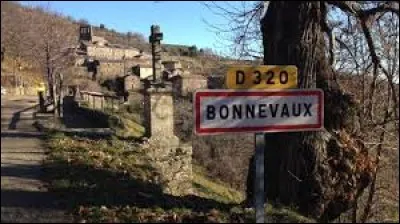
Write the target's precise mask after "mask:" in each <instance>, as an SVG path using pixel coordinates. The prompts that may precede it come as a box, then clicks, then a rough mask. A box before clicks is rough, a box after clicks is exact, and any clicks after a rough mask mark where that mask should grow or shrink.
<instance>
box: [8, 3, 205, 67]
mask: <svg viewBox="0 0 400 224" xmlns="http://www.w3.org/2000/svg"><path fill="white" fill-rule="evenodd" d="M81 23H86V21H84V20H75V19H73V18H71V17H70V16H65V15H62V14H60V13H56V12H49V11H47V10H46V9H43V8H38V7H34V8H30V7H25V6H22V5H20V3H18V2H14V1H2V2H1V36H2V38H1V48H2V50H3V49H4V50H5V53H4V56H5V58H8V59H9V60H15V61H18V62H16V63H15V64H21V63H22V64H31V65H32V66H33V67H37V68H40V69H41V70H42V71H43V72H45V71H44V70H45V69H44V68H43V66H44V65H43V61H44V56H45V55H44V54H45V49H44V48H45V46H44V43H42V41H44V40H43V39H46V38H51V40H52V42H57V44H56V45H54V46H53V47H52V48H53V49H55V50H54V51H56V50H58V49H61V48H62V47H65V46H74V45H76V44H77V43H78V35H79V33H78V29H79V25H80V24H81ZM48 29H51V30H52V31H51V32H52V33H50V34H49V33H47V32H46V31H48ZM132 29H133V30H134V29H135V28H134V27H132ZM149 29H150V27H149ZM93 32H94V35H96V36H100V37H104V38H105V39H106V40H108V41H109V42H110V43H113V44H118V45H122V46H129V47H134V48H139V49H142V50H144V51H145V52H150V51H151V49H150V45H149V43H148V37H145V36H144V35H143V34H141V33H137V32H128V33H119V32H117V31H115V30H113V29H109V28H107V27H106V26H105V25H104V24H102V25H101V26H93ZM47 35H49V36H47ZM53 40H56V41H53ZM58 43H59V44H58ZM162 48H163V52H164V54H165V55H171V56H183V57H187V58H193V56H197V55H200V53H199V52H203V51H202V50H201V49H197V48H196V47H195V46H184V45H173V44H168V43H162ZM55 53H57V52H55ZM203 55H206V54H203ZM189 56H190V57H189ZM16 66H17V65H16ZM32 66H31V67H32ZM24 67H25V66H23V68H22V69H25V68H24ZM12 70H13V68H10V69H9V68H6V72H12Z"/></svg>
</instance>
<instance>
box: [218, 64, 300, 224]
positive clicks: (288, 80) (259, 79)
mask: <svg viewBox="0 0 400 224" xmlns="http://www.w3.org/2000/svg"><path fill="white" fill-rule="evenodd" d="M263 80H264V82H263ZM226 85H227V87H228V88H231V89H232V88H233V89H248V88H251V89H268V88H277V89H279V88H280V89H287V88H296V87H297V67H296V66H291V65H289V66H258V67H252V66H239V67H231V68H230V69H229V70H228V75H227V76H226ZM254 137H255V150H256V151H255V161H256V162H255V163H256V175H255V178H254V186H255V187H254V205H255V210H256V223H264V202H265V198H264V197H265V196H264V150H265V146H266V144H265V138H264V133H262V132H260V133H256V134H255V135H254Z"/></svg>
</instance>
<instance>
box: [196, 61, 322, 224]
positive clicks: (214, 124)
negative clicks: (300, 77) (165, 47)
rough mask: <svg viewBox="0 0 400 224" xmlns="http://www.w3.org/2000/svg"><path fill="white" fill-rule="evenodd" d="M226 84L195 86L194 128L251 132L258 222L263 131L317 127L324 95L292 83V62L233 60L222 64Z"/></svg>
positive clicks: (294, 72)
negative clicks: (209, 87) (240, 62)
mask: <svg viewBox="0 0 400 224" xmlns="http://www.w3.org/2000/svg"><path fill="white" fill-rule="evenodd" d="M225 86H226V87H227V88H228V89H230V90H223V89H220V90H198V91H196V92H195V94H194V100H193V101H194V111H195V130H194V131H195V133H196V134H197V135H215V134H223V133H243V132H251V133H255V136H254V140H255V159H254V162H255V165H256V173H255V178H254V207H255V216H256V222H257V223H264V218H265V216H264V203H265V190H264V187H265V186H264V150H265V148H266V143H265V136H264V135H265V133H268V132H291V131H318V130H322V129H323V121H324V117H323V116H324V111H323V108H324V97H323V91H322V90H320V89H295V88H297V67H296V66H292V65H287V66H286V65H284V66H278V65H264V66H235V67H231V68H230V69H229V70H228V73H227V75H226V79H225Z"/></svg>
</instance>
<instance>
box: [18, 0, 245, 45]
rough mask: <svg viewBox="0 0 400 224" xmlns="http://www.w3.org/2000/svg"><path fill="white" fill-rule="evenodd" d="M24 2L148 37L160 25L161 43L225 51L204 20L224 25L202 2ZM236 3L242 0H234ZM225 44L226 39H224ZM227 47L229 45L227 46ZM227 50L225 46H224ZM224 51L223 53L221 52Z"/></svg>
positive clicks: (220, 18) (119, 30) (223, 20)
mask: <svg viewBox="0 0 400 224" xmlns="http://www.w3.org/2000/svg"><path fill="white" fill-rule="evenodd" d="M21 3H22V4H23V5H30V6H36V5H41V6H47V4H48V3H49V4H50V10H52V11H56V12H60V13H62V14H64V15H67V16H72V17H73V18H74V19H86V20H87V21H89V23H90V24H92V25H96V26H99V25H100V24H104V25H105V26H106V28H109V29H115V30H116V31H118V32H125V33H126V32H128V31H131V32H139V33H142V34H144V36H145V37H146V38H148V36H149V34H150V26H151V25H152V24H157V25H159V26H160V28H161V32H163V33H164V40H163V41H162V43H168V44H183V45H196V46H197V47H198V49H200V48H206V47H207V48H212V49H213V50H216V51H217V52H221V51H224V45H223V44H221V39H218V37H217V35H216V34H215V32H212V31H211V30H210V27H209V26H208V25H207V24H206V23H205V22H204V21H203V19H206V20H207V21H208V22H213V23H215V24H224V23H226V22H227V21H226V20H225V19H223V18H222V17H220V16H216V15H215V14H213V13H212V12H211V11H210V10H209V9H207V8H206V7H205V6H203V5H202V4H201V2H199V1H179V2H178V1H22V2H21ZM231 3H232V4H233V5H235V4H239V2H231ZM225 43H226V42H225ZM225 48H226V47H225ZM225 50H226V49H225ZM221 53H222V52H221Z"/></svg>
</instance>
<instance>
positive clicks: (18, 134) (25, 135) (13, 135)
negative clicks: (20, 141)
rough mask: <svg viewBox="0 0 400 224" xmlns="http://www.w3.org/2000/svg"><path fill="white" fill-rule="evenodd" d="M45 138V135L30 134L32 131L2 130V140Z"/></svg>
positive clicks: (38, 133)
mask: <svg viewBox="0 0 400 224" xmlns="http://www.w3.org/2000/svg"><path fill="white" fill-rule="evenodd" d="M43 136H44V134H43V133H40V132H30V131H18V132H12V131H4V130H1V137H2V138H39V139H42V138H43Z"/></svg>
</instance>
